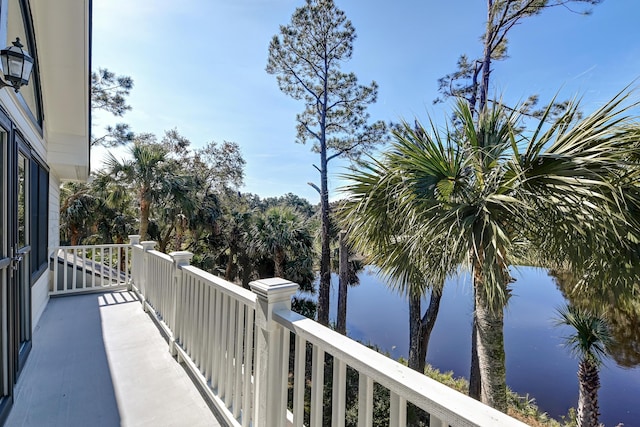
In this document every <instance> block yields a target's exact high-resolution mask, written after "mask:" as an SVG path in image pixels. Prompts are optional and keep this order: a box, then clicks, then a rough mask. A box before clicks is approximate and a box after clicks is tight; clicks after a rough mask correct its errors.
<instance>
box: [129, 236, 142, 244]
mask: <svg viewBox="0 0 640 427" xmlns="http://www.w3.org/2000/svg"><path fill="white" fill-rule="evenodd" d="M140 237H141V236H140V235H139V234H130V235H129V240H130V242H131V244H132V245H139V244H140Z"/></svg>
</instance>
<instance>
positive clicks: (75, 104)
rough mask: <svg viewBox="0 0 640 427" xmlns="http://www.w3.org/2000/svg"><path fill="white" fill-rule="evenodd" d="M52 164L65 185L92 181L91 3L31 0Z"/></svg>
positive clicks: (50, 162)
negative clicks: (80, 181) (66, 181)
mask: <svg viewBox="0 0 640 427" xmlns="http://www.w3.org/2000/svg"><path fill="white" fill-rule="evenodd" d="M30 5H31V14H32V18H33V27H34V32H35V38H36V46H37V55H38V64H39V72H40V82H41V86H42V102H43V110H44V111H43V113H44V123H43V125H44V129H43V130H44V138H45V140H46V143H47V147H48V148H47V151H48V154H47V157H48V158H47V162H48V164H49V167H50V168H51V170H52V171H53V172H54V173H55V174H56V175H57V176H58V177H59V178H60V179H62V180H86V179H87V178H88V177H89V171H90V164H89V158H90V157H89V149H90V145H91V144H90V135H91V100H90V96H91V94H90V88H91V0H55V1H51V0H31V1H30Z"/></svg>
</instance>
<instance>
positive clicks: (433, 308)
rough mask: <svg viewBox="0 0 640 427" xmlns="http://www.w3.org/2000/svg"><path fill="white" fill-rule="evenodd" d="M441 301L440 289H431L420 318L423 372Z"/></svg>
mask: <svg viewBox="0 0 640 427" xmlns="http://www.w3.org/2000/svg"><path fill="white" fill-rule="evenodd" d="M441 299H442V288H440V289H433V290H432V291H431V297H429V307H427V311H426V312H425V314H424V316H423V317H422V322H421V323H422V331H421V332H422V335H421V337H420V360H422V363H423V367H422V372H424V364H425V363H426V360H427V352H428V351H429V340H430V339H431V332H432V331H433V327H434V326H435V325H436V319H437V318H438V313H439V312H440V300H441Z"/></svg>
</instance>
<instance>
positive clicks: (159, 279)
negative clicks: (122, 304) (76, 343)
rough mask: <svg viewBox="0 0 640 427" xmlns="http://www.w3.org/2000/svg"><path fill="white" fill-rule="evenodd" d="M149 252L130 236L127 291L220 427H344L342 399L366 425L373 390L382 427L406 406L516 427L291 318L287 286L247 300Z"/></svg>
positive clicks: (175, 260)
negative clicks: (383, 406)
mask: <svg viewBox="0 0 640 427" xmlns="http://www.w3.org/2000/svg"><path fill="white" fill-rule="evenodd" d="M154 245H155V243H154V242H140V241H139V236H131V248H132V254H131V256H130V258H129V259H130V260H131V280H130V282H129V283H130V289H131V290H133V291H135V292H136V293H137V294H138V296H139V298H140V300H141V302H142V304H143V307H144V309H145V311H148V312H149V313H150V315H151V316H152V318H154V319H155V320H156V322H157V323H158V325H159V326H160V328H161V329H162V330H163V332H164V334H166V336H167V337H168V341H169V350H170V351H171V352H172V354H174V355H175V356H176V357H177V358H178V360H179V361H182V362H184V363H185V366H186V367H187V368H188V369H189V370H190V371H191V373H192V378H194V379H195V381H196V383H197V384H198V385H199V386H200V388H201V390H202V391H203V392H204V393H205V394H206V395H207V396H208V397H209V398H210V400H211V401H213V402H214V403H215V405H216V406H217V407H218V409H219V411H220V412H221V414H222V415H223V417H224V418H225V419H226V421H227V423H228V424H229V425H230V426H243V427H248V426H252V427H275V426H298V427H302V426H310V427H321V426H325V425H331V426H337V427H340V426H345V424H346V412H347V400H350V402H349V405H355V406H354V407H353V408H355V407H357V426H358V427H365V426H372V425H373V416H374V387H376V388H380V387H382V388H383V390H385V393H386V397H384V398H385V399H387V403H388V405H389V410H388V412H386V414H385V415H384V416H385V417H388V419H389V422H388V424H389V425H390V426H406V425H407V424H408V421H407V418H408V413H411V412H415V411H409V412H408V407H409V404H411V405H413V407H417V408H420V409H421V410H423V411H425V412H426V413H428V414H429V422H428V425H429V426H431V427H445V426H453V427H457V426H492V427H493V426H495V427H501V426H525V425H524V424H523V423H521V422H519V421H516V420H515V419H513V418H511V417H508V416H507V415H505V414H503V413H501V412H498V411H496V410H494V409H492V408H489V407H488V406H485V405H483V404H481V403H480V402H478V401H476V400H473V399H471V398H469V397H467V396H465V395H463V394H461V393H458V392H457V391H455V390H453V389H450V388H448V387H446V386H444V385H442V384H440V383H438V382H436V381H434V380H432V379H430V378H427V377H426V376H424V375H420V374H418V373H416V372H414V371H412V370H410V369H408V368H407V367H406V366H404V365H401V364H400V363H397V362H395V361H393V360H391V359H389V358H387V357H386V356H383V355H381V354H379V353H377V352H376V351H374V350H371V349H369V348H367V347H365V346H363V345H361V344H359V343H357V342H355V341H353V340H351V339H349V338H348V337H345V336H343V335H340V334H338V333H336V332H334V331H332V330H330V329H328V328H325V327H324V326H321V325H320V324H318V323H316V322H315V321H313V320H311V319H308V318H306V317H303V316H300V315H298V314H296V313H294V312H292V311H291V297H292V295H294V294H295V293H296V291H297V289H298V285H296V284H295V283H291V282H289V281H286V280H284V279H279V278H274V279H262V280H257V281H254V282H251V284H250V286H251V291H249V290H247V289H244V288H242V287H240V286H237V285H235V284H232V283H229V282H227V281H225V280H223V279H220V278H219V277H216V276H214V275H212V274H209V273H207V272H204V271H202V270H200V269H198V268H196V267H193V266H191V265H189V263H190V261H191V257H192V254H191V253H189V252H173V253H170V254H168V255H167V254H163V253H161V252H157V251H155V250H153V247H154ZM308 354H309V355H310V356H311V357H307V355H308ZM325 377H326V378H325ZM349 378H351V380H350V381H351V382H355V381H357V384H358V385H357V396H355V397H354V389H355V388H356V387H355V384H352V385H351V386H350V387H349V388H348V387H347V382H348V381H349ZM354 378H357V380H354ZM374 384H378V385H376V386H374ZM326 388H330V389H331V390H330V394H331V398H330V402H329V400H328V399H327V398H326V396H327V395H328V393H326V392H328V391H329V390H325V389H326ZM348 395H350V396H351V397H350V398H349V399H348V398H347V396H348ZM377 398H378V399H380V397H379V396H378V397H377ZM353 408H352V409H351V411H352V412H354V411H353ZM305 411H306V412H307V413H306V414H305Z"/></svg>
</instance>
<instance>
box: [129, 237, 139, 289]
mask: <svg viewBox="0 0 640 427" xmlns="http://www.w3.org/2000/svg"><path fill="white" fill-rule="evenodd" d="M139 244H140V235H139V234H130V235H129V245H130V246H131V248H130V249H129V251H130V252H129V253H130V254H131V273H130V275H129V281H128V282H127V291H131V290H132V288H133V282H134V281H135V280H139V279H140V277H139V276H140V275H139V274H138V275H137V273H138V272H139V271H140V270H139V269H140V265H139V264H140V261H141V260H140V259H138V257H136V251H134V250H133V247H134V246H135V245H139Z"/></svg>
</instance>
